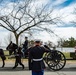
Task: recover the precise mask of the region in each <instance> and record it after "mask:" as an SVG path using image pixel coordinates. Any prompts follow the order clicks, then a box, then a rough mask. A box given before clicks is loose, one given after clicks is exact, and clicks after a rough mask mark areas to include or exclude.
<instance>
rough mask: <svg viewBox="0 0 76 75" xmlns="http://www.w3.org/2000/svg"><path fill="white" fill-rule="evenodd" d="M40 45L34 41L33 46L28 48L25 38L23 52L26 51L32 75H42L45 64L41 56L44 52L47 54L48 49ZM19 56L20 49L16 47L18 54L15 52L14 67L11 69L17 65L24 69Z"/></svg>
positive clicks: (39, 42)
mask: <svg viewBox="0 0 76 75" xmlns="http://www.w3.org/2000/svg"><path fill="white" fill-rule="evenodd" d="M41 43H42V42H41V41H40V40H35V42H34V46H33V47H30V48H28V38H27V37H25V42H24V45H23V52H24V51H25V50H26V51H28V57H29V58H28V63H29V70H32V75H44V69H45V64H44V61H43V54H44V53H45V52H49V49H47V48H45V47H43V46H41ZM21 55H22V54H21V48H20V47H18V52H16V56H15V58H16V61H15V66H14V67H13V69H15V68H16V67H17V66H18V63H19V64H20V65H21V66H22V69H24V65H23V64H22V62H21ZM3 66H4V65H3Z"/></svg>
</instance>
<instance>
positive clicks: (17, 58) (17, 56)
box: [12, 47, 24, 69]
mask: <svg viewBox="0 0 76 75" xmlns="http://www.w3.org/2000/svg"><path fill="white" fill-rule="evenodd" d="M17 50H18V51H17V52H16V55H15V58H16V60H15V65H14V67H13V68H12V69H15V68H16V67H17V66H18V64H20V65H21V66H22V69H24V65H23V64H22V62H21V57H22V52H21V47H18V49H17Z"/></svg>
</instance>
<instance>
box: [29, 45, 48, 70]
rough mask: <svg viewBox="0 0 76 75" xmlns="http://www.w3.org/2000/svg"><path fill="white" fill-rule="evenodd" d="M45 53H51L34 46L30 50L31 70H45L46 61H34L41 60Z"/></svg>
mask: <svg viewBox="0 0 76 75" xmlns="http://www.w3.org/2000/svg"><path fill="white" fill-rule="evenodd" d="M45 52H49V50H46V49H45V48H44V47H41V46H34V47H31V48H29V70H34V71H39V70H43V69H45V64H44V61H43V60H41V61H33V59H41V58H42V57H43V54H44V53H45Z"/></svg>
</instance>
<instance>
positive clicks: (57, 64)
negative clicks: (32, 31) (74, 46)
mask: <svg viewBox="0 0 76 75" xmlns="http://www.w3.org/2000/svg"><path fill="white" fill-rule="evenodd" d="M46 64H47V65H48V67H49V68H50V69H52V70H54V71H58V70H61V69H62V68H64V66H65V64H66V58H65V56H64V54H63V53H62V52H60V51H57V50H52V51H51V52H49V53H48V54H47V58H46Z"/></svg>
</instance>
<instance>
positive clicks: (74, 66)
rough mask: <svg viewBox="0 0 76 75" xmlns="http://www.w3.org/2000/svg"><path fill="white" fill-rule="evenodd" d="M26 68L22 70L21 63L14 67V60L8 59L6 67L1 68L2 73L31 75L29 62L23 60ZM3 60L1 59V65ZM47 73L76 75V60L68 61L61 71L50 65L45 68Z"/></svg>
mask: <svg viewBox="0 0 76 75" xmlns="http://www.w3.org/2000/svg"><path fill="white" fill-rule="evenodd" d="M23 63H24V65H25V69H24V70H22V68H21V66H20V65H19V66H18V67H17V68H16V69H14V70H13V69H12V67H13V66H14V62H12V61H7V62H6V65H5V67H4V68H0V75H31V71H29V70H28V62H26V61H23ZM1 65H2V62H1V61H0V66H1ZM45 75H76V62H72V63H67V64H66V66H65V67H64V68H63V69H62V70H60V71H52V70H50V69H49V68H48V67H47V68H46V70H45Z"/></svg>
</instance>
